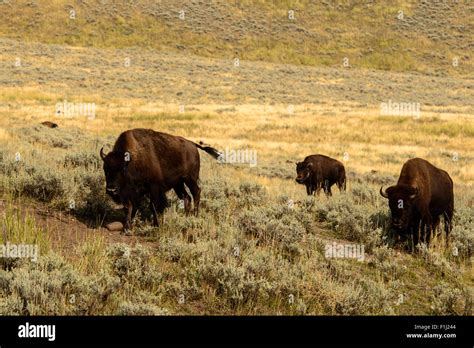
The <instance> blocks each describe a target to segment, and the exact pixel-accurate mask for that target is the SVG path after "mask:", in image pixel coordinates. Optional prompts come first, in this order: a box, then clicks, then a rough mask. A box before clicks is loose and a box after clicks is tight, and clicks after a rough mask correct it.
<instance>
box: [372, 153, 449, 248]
mask: <svg viewBox="0 0 474 348" xmlns="http://www.w3.org/2000/svg"><path fill="white" fill-rule="evenodd" d="M380 194H381V195H382V197H384V198H388V205H389V207H390V211H391V214H392V229H393V230H395V231H396V232H397V233H398V234H399V235H401V236H404V237H410V236H411V237H412V238H413V246H416V245H417V244H418V243H419V242H420V241H421V242H425V243H426V244H429V242H430V238H431V234H432V233H433V232H434V231H435V229H436V227H437V225H438V224H439V222H440V217H441V216H443V217H444V230H445V232H446V243H447V244H448V237H449V232H450V231H451V221H452V219H453V210H454V193H453V181H452V179H451V177H450V176H449V174H448V173H447V172H446V171H444V170H442V169H439V168H436V167H435V166H434V165H432V164H431V163H429V162H428V161H426V160H424V159H421V158H414V159H410V160H408V161H407V162H406V163H405V164H404V165H403V167H402V171H401V173H400V177H399V179H398V182H397V184H396V185H394V186H391V187H389V188H387V190H385V191H383V189H382V187H381V188H380Z"/></svg>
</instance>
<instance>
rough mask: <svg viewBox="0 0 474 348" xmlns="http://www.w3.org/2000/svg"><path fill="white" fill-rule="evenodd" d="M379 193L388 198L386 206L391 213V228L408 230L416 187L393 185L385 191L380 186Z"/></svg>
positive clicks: (402, 230) (416, 193) (401, 230)
mask: <svg viewBox="0 0 474 348" xmlns="http://www.w3.org/2000/svg"><path fill="white" fill-rule="evenodd" d="M380 194H381V195H382V197H384V198H388V206H389V207H390V211H391V213H392V228H393V229H395V230H396V231H398V232H408V229H409V228H410V221H412V215H413V206H414V204H413V202H414V201H415V199H416V197H417V195H418V189H417V188H415V187H412V186H408V185H395V186H391V187H389V188H388V189H387V190H386V191H385V192H384V191H383V190H382V188H380Z"/></svg>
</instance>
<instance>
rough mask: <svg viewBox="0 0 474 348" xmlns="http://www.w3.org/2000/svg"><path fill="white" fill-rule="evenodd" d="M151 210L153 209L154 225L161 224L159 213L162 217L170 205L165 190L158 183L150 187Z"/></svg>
mask: <svg viewBox="0 0 474 348" xmlns="http://www.w3.org/2000/svg"><path fill="white" fill-rule="evenodd" d="M150 193H151V194H150V198H151V210H152V211H153V225H154V226H159V222H158V215H159V216H160V217H161V216H163V213H164V211H165V209H166V206H167V205H168V201H167V199H166V194H165V192H164V191H163V190H162V189H161V188H160V187H159V186H157V185H154V186H152V187H151V189H150Z"/></svg>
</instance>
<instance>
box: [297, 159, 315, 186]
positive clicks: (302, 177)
mask: <svg viewBox="0 0 474 348" xmlns="http://www.w3.org/2000/svg"><path fill="white" fill-rule="evenodd" d="M312 166H313V163H311V162H309V163H307V162H298V163H296V182H297V183H298V184H303V183H304V182H305V181H306V180H308V178H309V176H310V175H311V167H312Z"/></svg>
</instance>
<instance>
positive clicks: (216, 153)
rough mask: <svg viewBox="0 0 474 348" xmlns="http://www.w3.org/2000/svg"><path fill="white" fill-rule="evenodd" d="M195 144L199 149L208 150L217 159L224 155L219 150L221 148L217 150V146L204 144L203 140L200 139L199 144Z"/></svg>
mask: <svg viewBox="0 0 474 348" xmlns="http://www.w3.org/2000/svg"><path fill="white" fill-rule="evenodd" d="M194 145H196V146H197V147H198V148H199V149H201V150H203V151H205V152H207V153H208V154H209V155H211V156H212V157H214V158H215V159H219V158H221V157H222V153H221V152H219V150H217V149H215V148H213V147H211V146H209V145H206V144H204V143H203V142H202V141H200V142H199V144H196V143H194Z"/></svg>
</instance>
